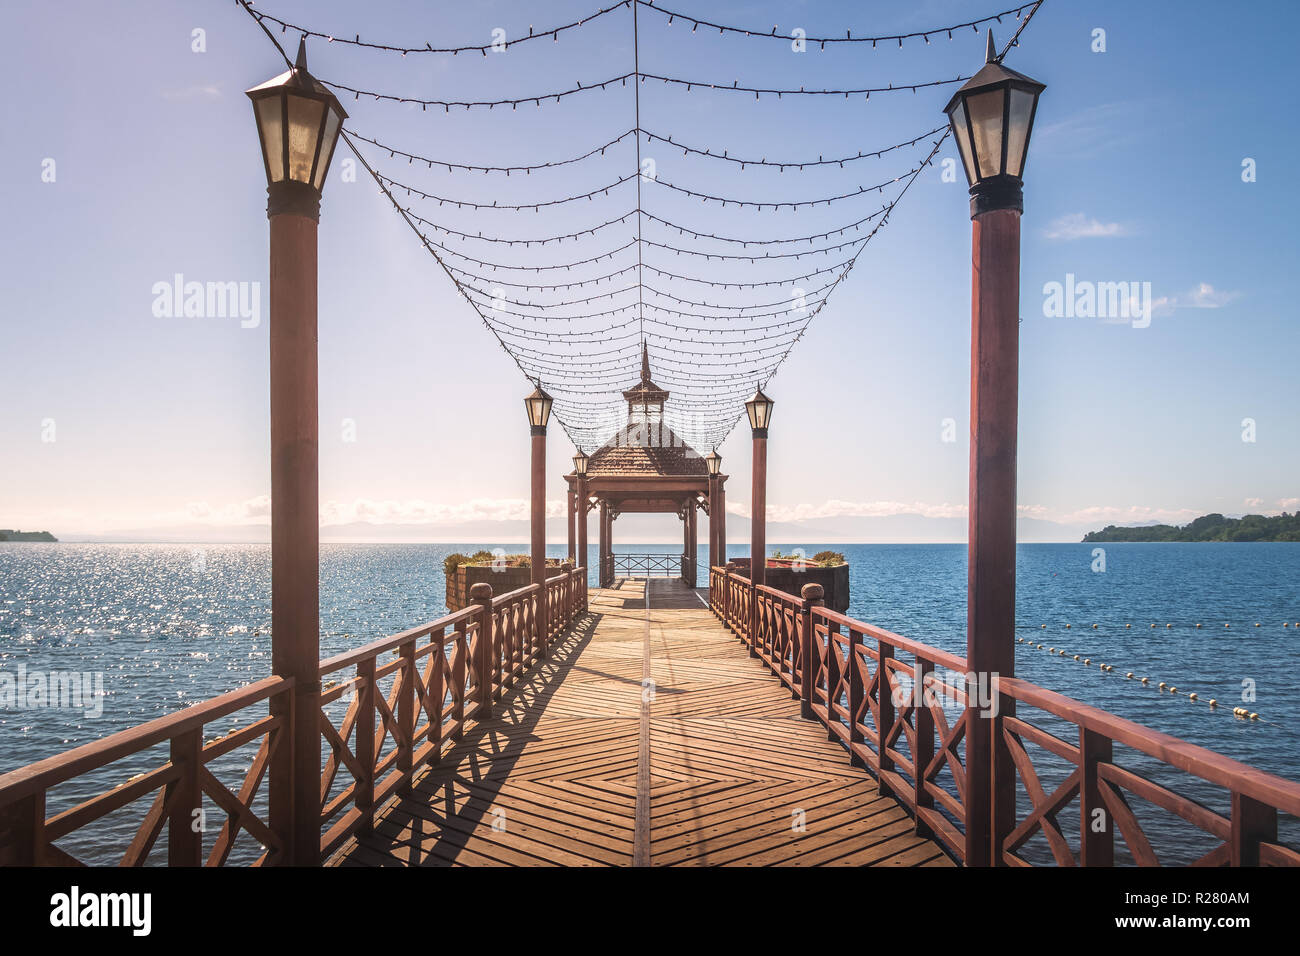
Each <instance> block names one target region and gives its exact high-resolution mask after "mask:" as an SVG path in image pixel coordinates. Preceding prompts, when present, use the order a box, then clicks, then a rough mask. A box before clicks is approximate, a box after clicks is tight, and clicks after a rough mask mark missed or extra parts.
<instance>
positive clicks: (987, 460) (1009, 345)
mask: <svg viewBox="0 0 1300 956" xmlns="http://www.w3.org/2000/svg"><path fill="white" fill-rule="evenodd" d="M985 61H986V62H985V64H984V66H983V68H982V69H981V70H980V71H979V72H978V73H976V74H975V75H974V76H973V77H971V79H970V80H969V81H968V82H967V83H966V84H965V85H964V86H963V87H962V88H961V89H959V90H958V91H957V92H956V93H955V94H954V95H953V97H952V99H951V100H950V101H949V103H948V106H947V107H946V108H945V110H944V112H946V113H947V114H948V121H949V123H950V124H951V127H952V132H953V137H954V138H955V139H956V141H957V148H958V151H959V152H960V153H961V160H962V165H963V167H964V168H965V170H966V178H967V180H968V181H969V182H970V196H971V200H970V211H971V221H972V232H971V246H972V250H971V402H970V415H971V425H970V435H971V442H970V516H969V521H970V527H969V533H968V539H967V548H968V562H967V565H968V566H967V590H966V661H967V667H968V668H969V669H970V672H971V673H972V674H974V675H975V677H976V681H978V678H979V677H980V675H983V676H984V677H985V679H986V680H987V682H988V683H986V684H985V686H986V687H994V686H995V684H994V679H995V678H997V677H1011V676H1013V675H1014V673H1015V650H1014V648H1015V641H1014V639H1013V638H1014V636H1015V606H1016V414H1017V412H1016V406H1017V399H1018V377H1019V372H1020V366H1019V350H1020V214H1021V212H1022V211H1023V209H1024V199H1023V196H1024V193H1023V188H1022V184H1023V180H1022V176H1023V175H1024V168H1025V156H1026V153H1027V151H1028V147H1029V136H1030V133H1031V131H1032V130H1033V125H1034V113H1035V111H1036V109H1037V105H1038V97H1039V94H1041V93H1042V91H1043V90H1044V89H1045V87H1044V85H1043V84H1042V83H1039V82H1037V81H1036V80H1031V79H1030V78H1029V77H1027V76H1025V75H1024V74H1021V73H1017V72H1015V71H1014V70H1009V69H1007V68H1006V67H1004V66H1003V65H1002V64H1001V63H999V62H998V61H997V57H996V54H995V51H994V46H993V34H992V32H990V33H989V36H988V48H987V54H986V56H985ZM971 687H972V688H976V687H977V684H976V683H972V684H971ZM995 697H996V695H995ZM971 699H972V701H975V700H977V698H976V697H974V696H972V698H971ZM993 703H994V704H995V706H1001V707H1004V708H1006V709H1007V711H1010V708H1011V707H1013V706H1014V705H1013V704H1011V703H1010V702H1005V703H1004V702H1001V701H998V700H996V699H995V700H994V702H993ZM973 713H974V717H973V719H974V721H975V723H974V724H972V726H971V727H970V728H969V729H968V734H967V738H966V767H967V799H966V863H967V865H969V866H993V865H996V864H997V863H998V862H1000V858H1001V844H1002V838H1003V837H1004V836H1005V835H1006V834H1007V833H1009V832H1010V831H1011V828H1012V826H1013V823H1014V812H1015V780H1014V778H1013V775H1012V774H1013V770H1012V767H1011V760H1010V755H1009V753H1008V752H1007V750H1006V748H1005V747H1004V746H1001V745H999V744H998V743H997V742H996V741H995V740H994V735H993V730H994V727H995V724H994V722H993V720H992V719H991V717H992V710H991V709H989V708H977V709H976V710H975V711H974V712H973Z"/></svg>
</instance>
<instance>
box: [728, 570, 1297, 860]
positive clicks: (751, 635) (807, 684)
mask: <svg viewBox="0 0 1300 956" xmlns="http://www.w3.org/2000/svg"><path fill="white" fill-rule="evenodd" d="M751 605H753V606H752V607H751ZM709 607H710V609H711V610H712V611H713V612H714V614H715V615H717V617H718V619H719V620H720V621H722V623H723V624H724V625H726V626H727V627H728V628H730V629H731V630H732V631H733V632H734V633H735V634H736V636H737V637H738V638H739V639H740V640H741V641H743V642H744V643H745V644H747V645H748V646H749V648H750V652H751V654H752V655H753V656H756V657H759V658H760V659H762V660H763V662H764V663H765V664H766V665H767V666H768V668H769V669H771V670H772V672H773V673H774V674H776V676H777V677H778V678H779V679H780V680H781V681H782V683H784V684H786V685H788V686H789V687H790V688H791V690H792V691H793V693H794V696H795V697H797V698H799V699H800V701H801V703H800V711H801V714H802V715H803V716H804V717H807V718H811V719H814V720H817V721H820V722H821V723H822V724H824V725H825V726H826V728H827V734H828V736H829V738H830V739H832V740H839V741H841V743H842V744H843V745H844V747H845V749H846V750H847V751H848V755H849V759H850V761H851V762H853V763H855V764H857V765H859V766H862V767H864V768H866V769H867V770H869V771H870V772H871V773H873V774H874V775H875V776H876V778H877V779H878V780H879V781H880V785H881V788H882V790H887V791H889V792H892V793H893V794H894V795H895V796H896V797H897V798H898V800H899V802H900V803H902V804H903V806H904V807H905V808H906V809H907V810H908V811H909V812H910V813H911V814H912V816H913V818H914V819H915V821H916V830H917V832H918V833H920V834H923V835H927V836H931V837H934V838H937V839H939V840H940V841H941V842H942V843H943V844H944V845H945V846H947V847H948V849H949V850H950V851H951V852H952V853H953V855H954V856H956V857H958V859H961V858H963V855H964V835H963V834H962V832H961V831H960V830H959V829H958V826H966V825H967V820H966V813H965V806H966V787H967V780H966V772H965V771H966V768H965V767H964V760H963V757H962V754H961V753H960V752H959V751H958V748H959V747H960V746H961V745H962V741H963V740H964V738H965V736H966V735H967V734H968V733H976V732H982V733H988V732H990V731H991V732H993V733H994V734H995V735H997V736H999V737H1002V738H1005V739H1006V741H1007V742H1006V743H1005V744H1003V746H1007V747H1010V748H1011V749H1012V754H1011V756H1012V759H1013V760H1014V765H1015V772H1017V773H1019V774H1020V775H1022V776H1024V775H1026V774H1027V775H1028V779H1029V780H1032V781H1034V784H1035V786H1037V780H1036V777H1035V775H1034V770H1033V767H1032V764H1031V762H1030V760H1029V757H1028V754H1027V753H1026V752H1025V750H1024V748H1023V745H1022V744H1020V743H1018V739H1019V738H1022V737H1023V739H1024V740H1025V741H1028V742H1029V743H1033V744H1037V745H1038V746H1041V747H1045V748H1046V749H1047V750H1049V751H1051V752H1052V753H1054V754H1055V755H1056V756H1057V757H1058V758H1061V759H1063V760H1065V761H1066V762H1067V764H1070V763H1072V764H1074V766H1075V767H1076V768H1077V770H1076V771H1075V774H1076V779H1077V781H1078V782H1077V785H1076V789H1077V794H1071V793H1070V792H1069V791H1068V790H1067V791H1064V792H1063V797H1062V799H1064V800H1065V802H1069V801H1070V800H1073V799H1075V797H1076V796H1077V798H1078V800H1079V801H1080V812H1081V813H1084V814H1085V815H1087V816H1088V818H1089V819H1092V815H1093V814H1095V813H1096V812H1098V811H1099V810H1104V811H1105V812H1108V813H1110V814H1113V815H1114V817H1113V819H1114V823H1115V826H1113V827H1107V828H1106V829H1105V830H1104V831H1102V832H1097V831H1095V829H1094V828H1091V827H1089V828H1084V829H1085V830H1086V832H1084V833H1083V834H1082V839H1081V840H1080V846H1079V858H1078V860H1077V862H1081V863H1083V864H1084V865H1101V866H1109V865H1112V864H1113V861H1114V856H1113V852H1112V841H1113V837H1114V833H1115V832H1116V830H1118V831H1119V832H1121V833H1122V835H1123V836H1124V838H1125V839H1126V841H1128V842H1129V843H1130V849H1132V850H1133V856H1134V858H1135V859H1136V860H1137V861H1138V862H1140V863H1148V864H1149V863H1154V862H1158V858H1157V856H1156V855H1155V853H1154V851H1153V850H1152V848H1151V847H1150V846H1149V844H1148V843H1147V842H1146V836H1145V834H1143V833H1142V832H1141V827H1140V824H1139V822H1138V821H1137V818H1136V817H1134V816H1133V814H1132V813H1131V811H1129V810H1128V808H1127V804H1126V803H1125V802H1124V798H1123V796H1121V795H1120V794H1119V792H1118V790H1116V789H1115V788H1116V787H1124V788H1125V789H1127V790H1128V791H1129V792H1130V793H1131V794H1133V795H1134V796H1135V797H1138V798H1141V799H1144V800H1147V801H1148V802H1150V803H1153V804H1155V805H1156V806H1158V807H1160V808H1162V809H1164V810H1166V811H1168V812H1172V813H1174V814H1175V815H1178V816H1181V817H1182V818H1183V819H1184V820H1186V821H1188V822H1190V823H1192V824H1193V825H1195V826H1199V827H1200V828H1201V829H1203V830H1206V831H1207V832H1209V833H1211V834H1212V835H1214V836H1217V837H1218V838H1219V839H1220V840H1222V841H1224V842H1223V843H1222V844H1221V845H1220V846H1218V848H1216V849H1215V850H1213V851H1211V852H1210V853H1209V854H1207V855H1206V856H1205V857H1203V858H1202V860H1201V861H1200V862H1209V863H1229V864H1231V865H1257V864H1265V863H1266V864H1271V865H1300V852H1297V851H1296V850H1295V849H1292V848H1290V847H1288V846H1286V845H1284V844H1281V843H1279V842H1278V841H1277V814H1278V813H1285V814H1289V815H1291V816H1293V817H1297V818H1300V783H1297V782H1295V781H1291V780H1286V779H1285V778H1282V777H1278V776H1276V775H1274V774H1270V773H1267V772H1265V771H1262V770H1259V769H1258V768H1255V767H1251V766H1248V765H1246V764H1243V763H1241V762H1239V761H1236V760H1233V759H1231V758H1229V757H1225V756H1223V755H1222V754H1218V753H1215V752H1214V751H1212V750H1207V749H1206V748H1204V747H1199V746H1197V745H1195V744H1191V743H1188V742H1187V741H1184V740H1180V739H1179V738H1177V737H1172V736H1170V735H1168V734H1163V733H1160V732H1158V731H1155V730H1152V729H1150V728H1148V727H1144V726H1142V725H1141V724H1137V723H1134V722H1133V721H1129V720H1125V719H1124V718H1122V717H1117V716H1115V715H1114V714H1110V713H1107V712H1106V711H1103V710H1100V709H1098V708H1096V707H1091V706H1089V705H1087V704H1083V703H1080V702H1079V701H1076V700H1072V699H1071V698H1069V697H1066V696H1064V695H1063V694H1058V693H1056V692H1054V691H1050V690H1047V689H1045V688H1043V687H1039V686H1037V685H1036V684H1032V683H1030V682H1028V681H1025V680H1022V679H1019V678H1013V677H1008V678H1000V679H999V680H998V682H997V685H996V686H997V690H998V692H999V695H1000V697H999V699H1000V700H1001V701H1002V703H1003V705H1004V706H1002V707H1001V708H999V711H998V715H997V717H996V720H995V721H992V722H989V721H980V720H974V719H972V716H971V715H972V713H973V712H974V711H973V708H972V706H970V705H969V704H968V702H967V700H966V696H967V695H966V691H965V688H964V687H957V686H950V685H948V684H946V683H944V682H942V681H940V680H939V679H938V678H937V675H936V674H935V671H934V668H935V667H942V668H946V669H948V670H950V671H953V672H956V673H958V674H966V673H967V671H968V665H967V661H966V659H965V658H964V657H961V656H959V655H957V654H950V653H948V652H946V651H942V650H939V649H938V648H934V647H930V646H929V645H926V644H923V643H921V642H919V641H915V640H912V639H910V638H906V637H903V636H901V635H899V634H895V633H893V632H892V631H888V630H885V629H884V628H880V627H875V626H874V625H871V624H867V623H865V622H863V621H858V620H855V619H854V618H851V617H848V616H847V615H844V614H841V613H838V612H836V611H832V610H829V609H827V608H826V607H824V606H822V605H821V604H820V603H819V601H817V600H815V599H813V600H808V601H805V600H803V599H802V598H801V597H796V596H795V595H793V594H789V593H788V592H784V591H780V590H778V589H775V588H772V587H770V586H767V585H760V586H758V587H754V586H753V585H752V584H751V583H750V581H749V579H748V578H747V577H746V576H745V575H743V574H737V573H736V572H734V571H728V570H727V569H726V568H724V567H718V566H714V567H712V568H710V569H709ZM795 609H798V613H799V616H800V619H801V620H802V622H803V623H802V625H801V626H800V627H799V628H797V631H798V635H797V636H795V635H793V634H791V633H790V627H789V624H788V618H789V615H790V613H791V612H793V611H794V610H795ZM842 632H843V633H842ZM864 638H865V639H870V640H872V641H874V642H875V645H876V646H875V647H874V648H872V647H871V646H869V645H867V644H866V643H864ZM896 653H903V654H907V655H910V656H911V657H912V658H913V660H914V662H915V664H914V665H911V664H909V663H908V662H906V661H903V660H899V659H897V658H896V656H895V655H896ZM872 661H874V662H875V668H874V673H870V669H871V664H872ZM799 662H801V664H800V663H799ZM799 666H801V667H802V671H800V670H799V669H798V668H799ZM913 667H915V668H916V669H919V671H920V676H921V682H922V685H923V688H926V689H930V690H937V691H938V692H939V693H940V694H942V695H943V696H945V697H947V698H948V699H950V700H952V701H954V702H955V703H957V704H958V705H967V706H965V708H964V710H963V712H962V714H961V716H960V717H959V718H957V719H956V720H955V721H954V722H952V723H951V724H949V722H948V720H947V719H945V718H944V715H943V708H942V707H935V706H933V705H931V704H927V703H925V702H924V699H923V698H922V699H921V700H919V701H918V699H917V698H915V697H912V698H909V697H907V696H906V695H904V696H903V699H902V701H901V703H900V702H899V701H896V700H895V699H894V697H893V694H894V693H895V692H897V691H900V690H903V689H904V686H903V685H898V684H896V683H895V680H896V679H897V677H898V676H900V675H907V676H911V675H913V674H914V673H915V671H914V670H913ZM1012 701H1018V702H1020V703H1023V704H1025V705H1027V706H1028V707H1033V708H1037V709H1039V710H1041V711H1044V712H1045V713H1049V714H1052V715H1053V716H1055V717H1058V718H1060V719H1062V720H1065V721H1067V722H1069V723H1071V724H1073V725H1075V726H1076V727H1077V728H1078V732H1079V744H1078V745H1077V746H1076V745H1074V744H1071V743H1069V742H1067V741H1064V740H1060V739H1059V738H1057V737H1054V736H1052V735H1051V734H1048V733H1047V732H1046V731H1043V730H1041V729H1039V728H1037V727H1034V726H1033V725H1032V724H1029V723H1028V722H1027V721H1026V720H1025V715H1024V714H1023V713H1017V714H1016V715H1015V716H1011V715H1009V714H1007V713H1006V711H1009V710H1011V709H1012V708H1011V707H1010V706H1006V705H1007V704H1009V703H1010V702H1012ZM868 718H870V721H871V723H870V724H868V723H867V719H868ZM904 738H905V739H906V741H907V744H908V751H907V752H906V753H904V752H903V751H901V750H900V749H899V748H900V746H901V743H900V741H902V740H903V739H904ZM1112 743H1118V744H1121V745H1123V746H1125V747H1128V748H1130V749H1132V750H1134V751H1137V752H1139V753H1141V754H1144V755H1146V756H1148V757H1151V758H1154V759H1156V760H1158V761H1160V762H1162V763H1164V764H1165V765H1167V766H1169V767H1170V768H1173V769H1175V770H1178V771H1181V772H1184V773H1187V774H1189V775H1191V776H1192V777H1195V778H1198V779H1199V780H1201V781H1204V782H1205V783H1208V784H1211V785H1214V786H1217V787H1221V788H1223V789H1225V790H1227V791H1228V792H1229V794H1231V804H1232V809H1231V819H1229V818H1226V817H1222V816H1219V815H1217V814H1215V813H1213V812H1212V811H1209V810H1206V809H1204V808H1202V807H1200V806H1199V804H1196V803H1195V802H1194V801H1192V800H1189V799H1188V798H1185V797H1182V796H1180V795H1179V794H1177V793H1175V792H1174V791H1172V790H1168V789H1167V788H1165V787H1163V786H1161V785H1160V784H1157V783H1153V782H1151V781H1147V780H1145V779H1144V778H1142V777H1141V776H1139V775H1138V774H1136V773H1133V772H1132V771H1130V770H1126V769H1124V768H1123V767H1120V766H1119V765H1117V764H1116V763H1114V762H1113V759H1112V755H1111V745H1112ZM945 771H949V772H950V773H951V780H952V784H953V786H954V788H955V791H956V792H953V790H950V789H948V788H946V787H943V786H940V783H939V780H938V775H939V774H941V773H944V772H945ZM909 778H910V779H909ZM995 793H996V790H995ZM1029 795H1030V797H1031V803H1035V799H1034V793H1032V792H1031V793H1030V794H1029ZM936 803H937V804H939V805H940V807H941V809H942V811H943V812H940V810H939V809H936ZM1039 803H1041V801H1039ZM1057 812H1060V807H1058V806H1055V805H1051V804H1050V801H1049V802H1048V803H1045V804H1043V805H1041V806H1040V805H1038V804H1037V803H1036V804H1035V806H1034V808H1033V810H1031V812H1030V813H1029V815H1028V816H1026V817H1025V818H1024V819H1023V820H1022V821H1021V822H1020V823H1019V825H1018V826H1017V827H1016V828H1015V830H1014V832H1012V833H1007V834H1002V833H998V834H994V838H995V840H996V841H997V844H998V846H999V853H1000V856H999V859H1000V861H1001V862H1004V863H1008V864H1014V865H1022V866H1023V865H1029V863H1028V861H1026V860H1024V859H1022V858H1021V857H1019V856H1017V855H1016V852H1017V850H1018V849H1019V848H1020V847H1021V846H1022V845H1023V844H1024V843H1025V842H1026V840H1028V839H1029V838H1030V837H1031V836H1032V835H1033V834H1034V833H1035V832H1036V831H1037V830H1040V829H1043V830H1044V833H1045V834H1046V835H1047V838H1048V843H1049V844H1050V848H1051V850H1052V855H1053V857H1054V859H1055V860H1056V861H1057V862H1058V863H1063V864H1064V863H1071V862H1076V861H1075V858H1074V852H1073V850H1071V849H1070V848H1069V846H1068V845H1067V843H1066V841H1065V838H1064V836H1062V835H1061V833H1060V832H1059V830H1057V829H1056V828H1055V823H1054V821H1053V820H1051V817H1052V816H1053V815H1054V814H1055V813H1057ZM1015 815H1016V814H1013V816H1015ZM954 821H956V822H955V823H954ZM1045 826H1046V827H1050V828H1051V829H1050V832H1048V830H1046V829H1044V827H1045ZM1130 838H1131V839H1130Z"/></svg>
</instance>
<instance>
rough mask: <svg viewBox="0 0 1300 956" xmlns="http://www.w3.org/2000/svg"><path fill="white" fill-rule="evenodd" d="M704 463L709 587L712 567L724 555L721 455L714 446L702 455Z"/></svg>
mask: <svg viewBox="0 0 1300 956" xmlns="http://www.w3.org/2000/svg"><path fill="white" fill-rule="evenodd" d="M704 465H705V467H706V468H708V470H709V587H710V588H712V586H713V573H712V571H713V568H716V567H717V566H718V565H719V563H720V559H721V562H725V560H726V557H725V555H723V553H722V540H721V536H720V532H719V531H718V528H719V525H720V524H721V522H722V520H723V519H724V517H725V511H724V510H723V508H724V506H723V504H722V479H721V477H720V476H721V475H722V456H721V455H719V454H718V450H717V449H716V448H715V449H713V451H711V452H709V453H708V454H707V455H705V456H704Z"/></svg>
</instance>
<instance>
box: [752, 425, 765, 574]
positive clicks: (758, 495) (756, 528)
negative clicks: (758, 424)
mask: <svg viewBox="0 0 1300 956" xmlns="http://www.w3.org/2000/svg"><path fill="white" fill-rule="evenodd" d="M749 555H750V557H749V573H750V580H752V581H753V582H754V587H762V586H763V585H764V584H766V583H767V429H766V428H755V429H754V466H753V493H752V494H751V496H750V516H749Z"/></svg>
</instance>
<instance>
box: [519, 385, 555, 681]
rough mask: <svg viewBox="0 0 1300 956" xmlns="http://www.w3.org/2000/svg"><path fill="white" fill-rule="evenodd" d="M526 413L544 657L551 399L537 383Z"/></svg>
mask: <svg viewBox="0 0 1300 956" xmlns="http://www.w3.org/2000/svg"><path fill="white" fill-rule="evenodd" d="M524 408H525V409H526V410H527V412H528V425H529V431H530V433H531V434H532V445H533V449H532V459H533V467H532V486H533V487H532V492H533V494H532V498H533V500H532V532H533V536H532V538H533V540H532V557H531V559H530V562H529V563H530V564H531V566H532V574H531V575H530V577H531V578H532V583H533V584H539V585H541V590H540V591H539V592H538V594H537V617H536V624H537V643H538V646H539V647H540V648H541V653H542V656H543V657H545V656H546V633H547V627H548V625H549V621H548V620H547V616H548V615H547V607H546V423H547V422H548V421H550V419H551V396H549V395H547V394H546V392H545V391H543V390H542V385H541V383H540V382H538V384H537V388H535V389H534V390H533V393H532V394H531V395H529V396H528V397H527V398H525V399H524Z"/></svg>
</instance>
